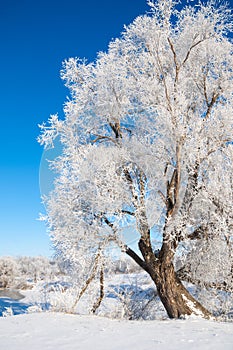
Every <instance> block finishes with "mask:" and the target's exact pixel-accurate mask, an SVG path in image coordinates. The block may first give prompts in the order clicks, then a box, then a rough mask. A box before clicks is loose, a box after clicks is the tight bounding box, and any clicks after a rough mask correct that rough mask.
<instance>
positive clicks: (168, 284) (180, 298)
mask: <svg viewBox="0 0 233 350" xmlns="http://www.w3.org/2000/svg"><path fill="white" fill-rule="evenodd" d="M170 248H171V246H170V247H169V245H167V246H165V247H163V248H162V250H161V252H160V253H159V256H158V257H156V256H155V255H154V254H153V255H152V254H151V248H150V247H149V246H147V245H146V244H145V243H144V242H143V241H142V240H140V241H139V249H140V250H141V252H142V255H143V257H144V259H145V258H146V260H147V261H146V262H143V263H141V264H139V261H140V260H139V259H140V258H139V257H138V258H136V259H135V253H134V254H131V253H130V251H127V250H126V253H127V254H128V255H129V256H131V258H132V259H134V260H135V261H136V262H137V263H138V264H139V265H140V266H141V267H142V268H143V269H144V270H145V271H146V272H147V273H148V274H149V275H150V277H151V279H152V280H153V282H154V283H155V286H156V288H157V292H158V295H159V297H160V300H161V302H162V304H163V306H164V308H165V309H166V311H167V314H168V316H169V317H170V318H181V317H185V316H189V315H196V316H200V317H203V318H210V317H211V314H210V312H209V311H208V310H207V309H205V308H204V307H203V306H202V305H201V304H200V303H199V302H198V301H197V300H196V299H195V298H194V297H193V296H192V295H191V294H190V293H189V292H188V290H187V289H186V288H185V287H184V285H183V284H182V282H181V280H180V279H179V277H178V276H177V274H176V272H175V269H174V265H173V260H172V259H173V251H172V250H171V249H170Z"/></svg>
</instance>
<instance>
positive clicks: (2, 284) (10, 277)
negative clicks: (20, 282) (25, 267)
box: [0, 256, 18, 288]
mask: <svg viewBox="0 0 233 350" xmlns="http://www.w3.org/2000/svg"><path fill="white" fill-rule="evenodd" d="M17 277H18V266H17V263H16V261H15V260H14V259H13V258H12V257H9V256H5V257H1V258H0V288H10V287H13V286H14V285H16V278H17Z"/></svg>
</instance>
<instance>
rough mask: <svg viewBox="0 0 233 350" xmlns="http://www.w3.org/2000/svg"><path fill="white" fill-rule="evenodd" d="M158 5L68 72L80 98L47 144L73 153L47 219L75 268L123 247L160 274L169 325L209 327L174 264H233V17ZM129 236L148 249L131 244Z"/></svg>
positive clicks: (214, 7)
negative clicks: (186, 321)
mask: <svg viewBox="0 0 233 350" xmlns="http://www.w3.org/2000/svg"><path fill="white" fill-rule="evenodd" d="M148 4H149V5H150V9H151V12H150V14H148V15H144V16H140V17H138V18H136V19H135V20H134V22H133V23H132V24H130V25H129V26H128V27H126V28H125V30H124V32H123V34H122V36H121V38H119V39H116V40H114V41H112V42H111V43H110V44H109V49H108V52H107V53H100V54H99V55H98V58H97V60H96V62H95V63H87V62H86V61H85V60H84V61H81V60H79V59H76V58H71V59H69V60H67V61H65V62H64V68H63V70H62V78H63V79H64V80H65V82H66V86H67V87H69V89H70V91H71V96H72V98H71V100H69V101H68V102H66V105H65V119H64V120H59V119H58V117H57V116H52V117H51V118H50V119H49V124H48V125H42V135H41V137H40V142H41V143H42V144H44V145H45V147H49V146H51V145H52V143H53V140H54V139H55V138H56V137H57V136H59V137H60V142H61V144H62V148H63V150H62V154H61V155H60V157H58V158H57V159H56V160H55V161H54V163H53V166H54V168H55V170H56V171H57V173H58V176H57V178H56V180H55V184H54V191H53V192H52V193H51V195H50V197H49V198H48V199H47V210H48V217H47V219H48V224H49V226H50V230H51V237H52V239H53V242H54V245H55V247H56V249H57V250H58V251H59V252H60V253H61V254H62V255H63V257H64V258H65V259H67V260H69V261H72V262H73V263H76V264H77V266H78V265H80V268H82V266H86V267H87V269H88V268H89V267H90V266H91V262H90V261H89V260H93V259H94V260H95V259H97V258H95V257H97V256H98V257H99V252H100V251H101V254H102V253H104V252H106V248H107V247H110V246H111V244H112V242H114V243H115V244H116V243H117V244H118V246H119V247H120V248H121V250H123V251H125V253H126V254H128V255H129V256H130V257H131V258H132V259H133V260H134V261H135V262H136V263H137V264H138V265H139V266H140V267H141V268H142V269H144V270H145V271H146V272H147V273H148V274H149V275H150V277H151V278H152V280H153V281H154V283H155V285H156V287H157V291H158V294H159V296H160V299H161V301H162V303H163V305H164V307H165V309H166V310H167V313H168V315H169V317H172V318H177V317H180V316H182V315H190V314H193V313H194V314H196V315H201V316H203V317H209V316H210V313H209V311H207V310H206V309H205V308H204V307H203V306H202V305H201V304H200V303H199V302H198V301H197V300H195V299H194V297H193V296H192V295H191V294H190V293H189V292H188V290H187V289H186V288H185V287H184V285H183V284H182V282H181V278H182V279H185V278H187V273H186V274H185V273H184V269H182V268H183V267H182V263H181V265H180V268H179V270H182V273H181V272H179V271H176V270H175V267H174V264H175V261H176V260H177V259H178V260H179V259H181V257H183V256H185V255H186V256H188V257H189V258H188V261H189V263H190V266H191V267H190V268H191V269H192V266H195V259H196V260H198V254H199V253H201V254H202V258H203V254H204V258H205V259H206V257H207V254H211V256H212V258H211V259H209V260H208V261H209V264H208V267H209V268H213V265H214V264H215V262H216V261H217V260H216V256H217V255H218V250H219V249H220V251H221V254H222V255H223V257H224V255H225V254H229V257H232V233H231V232H232V224H233V215H232V203H233V201H232V199H233V186H232V162H233V147H232V139H233V134H232V130H233V129H232V127H233V113H232V112H233V96H232V81H233V71H232V67H233V59H232V42H231V39H230V38H229V36H228V34H229V32H230V31H231V29H232V25H231V24H232V17H231V12H230V10H229V9H228V8H227V7H226V6H225V5H221V4H220V5H219V4H218V2H217V1H212V0H211V1H209V2H208V3H207V4H203V3H201V2H199V3H198V5H196V6H194V7H191V6H184V7H183V8H182V9H181V10H179V11H178V10H176V7H175V6H176V4H177V2H176V1H171V0H165V1H161V0H158V1H148ZM129 227H131V232H132V235H134V234H135V232H136V233H137V234H138V235H139V239H138V250H133V249H132V248H130V247H129V246H127V244H126V243H125V242H124V233H125V232H126V231H127V234H128V231H129ZM153 235H156V238H157V242H160V243H159V245H158V243H157V246H154V245H153V240H152V236H153ZM207 242H211V244H209V245H208V244H207ZM198 247H199V248H198ZM209 247H211V249H209ZM155 249H156V253H155ZM194 249H195V254H193V251H194ZM204 251H205V253H203V252H204ZM184 252H185V253H184ZM205 254H206V255H205ZM87 257H88V258H87ZM194 257H195V259H194ZM82 259H83V260H84V261H83V262H82ZM88 259H89V260H88ZM224 259H225V257H224V258H223V260H222V261H226V259H225V260H224ZM181 260H182V259H181ZM182 261H183V260H182ZM228 261H230V259H229V260H228ZM231 264H232V260H231V263H229V264H228V265H227V266H225V268H226V270H227V271H226V275H227V276H228V275H230V274H231V273H232V265H231ZM186 272H187V271H186ZM212 277H213V278H209V276H208V282H211V283H213V282H215V281H214V278H215V277H214V275H212ZM190 278H191V277H190ZM203 278H205V275H204V274H203V271H202V272H200V273H197V274H194V275H193V274H192V282H193V283H196V282H197V283H198V280H199V279H203ZM224 278H225V277H224ZM224 278H223V276H221V278H220V279H219V281H218V283H222V282H224V281H223V279H224Z"/></svg>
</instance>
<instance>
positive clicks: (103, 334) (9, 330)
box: [0, 312, 233, 350]
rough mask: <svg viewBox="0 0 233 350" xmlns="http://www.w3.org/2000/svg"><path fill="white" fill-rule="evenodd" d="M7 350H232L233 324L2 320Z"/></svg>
mask: <svg viewBox="0 0 233 350" xmlns="http://www.w3.org/2000/svg"><path fill="white" fill-rule="evenodd" d="M0 348H1V349H2V350H37V349H38V350H39V349H40V350H41V349H43V350H49V349H51V350H66V349H67V350H89V349H91V350H93V349H95V350H100V349H101V350H121V349H122V350H129V349H133V350H150V349H155V350H156V349H160V350H163V349H164V350H165V349H166V350H169V349H171V350H176V349H179V350H187V349H188V350H192V349H198V350H208V349H210V350H220V349H221V350H232V349H233V323H218V322H214V321H205V320H200V319H189V320H178V321H177V320H176V321H173V320H164V321H158V320H156V321H125V320H112V319H108V318H102V317H98V316H78V315H68V314H62V313H49V312H45V313H34V314H25V315H17V316H12V317H2V318H0Z"/></svg>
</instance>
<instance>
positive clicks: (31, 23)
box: [0, 0, 149, 256]
mask: <svg viewBox="0 0 233 350" xmlns="http://www.w3.org/2000/svg"><path fill="white" fill-rule="evenodd" d="M148 9H149V8H148V6H147V4H146V1H145V0H117V1H105V0H98V1H94V0H89V1H87V0H83V1H81V0H66V1H64V0H56V1H53V0H40V1H39V0H38V1H32V0H30V1H29V0H21V1H18V0H6V1H4V0H2V1H1V2H0V38H1V40H0V45H1V55H0V67H1V80H0V100H1V109H0V123H1V124H0V193H1V201H0V237H1V241H0V242H1V243H0V256H1V255H47V256H51V255H52V253H53V251H52V249H51V247H50V242H49V238H48V235H47V233H46V227H45V224H44V223H42V222H40V221H38V220H37V218H38V216H39V212H44V208H43V205H42V204H41V200H40V187H39V166H40V160H41V156H42V152H43V149H42V147H41V146H40V145H39V144H37V142H36V138H37V136H38V134H39V129H38V126H37V125H38V124H39V123H42V122H43V121H46V120H47V119H48V117H49V115H50V114H54V113H57V112H58V113H59V115H60V116H61V117H62V116H63V112H62V106H63V103H64V101H65V99H66V96H67V95H68V90H67V89H66V88H65V87H64V86H63V82H62V81H61V80H60V73H59V72H60V69H61V64H62V61H63V60H64V59H65V58H69V57H74V56H78V57H86V58H87V59H88V60H90V61H91V60H94V59H95V57H96V52H98V51H102V50H106V49H107V44H108V42H109V41H110V40H111V39H112V38H114V37H117V36H119V34H120V32H121V31H122V29H123V25H124V24H129V23H130V22H131V21H132V20H133V19H134V18H135V17H136V16H137V15H139V14H142V13H144V12H145V11H147V10H148Z"/></svg>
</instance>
